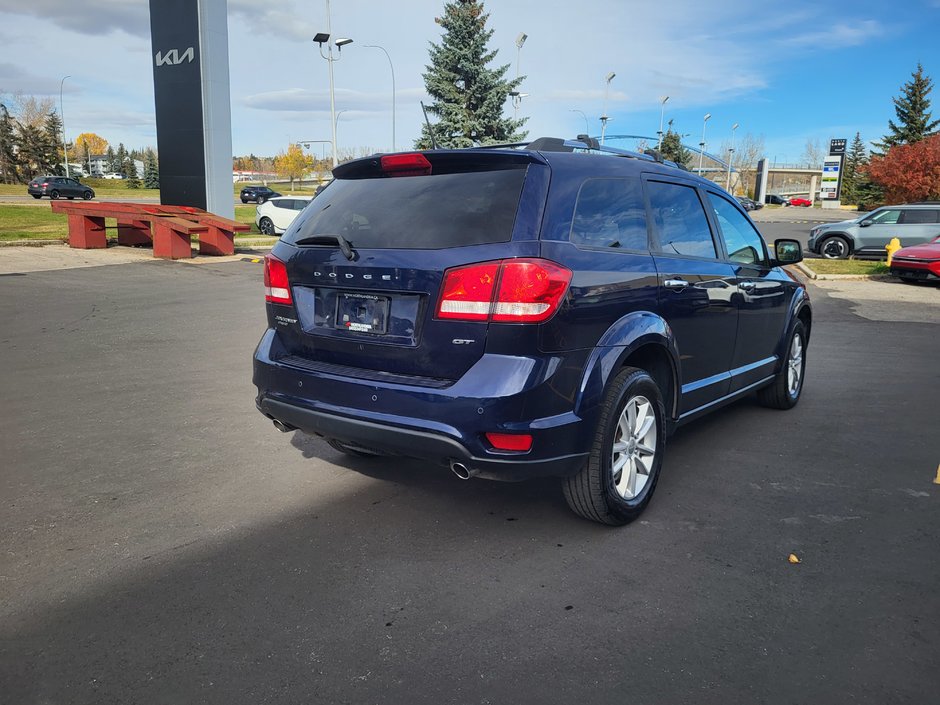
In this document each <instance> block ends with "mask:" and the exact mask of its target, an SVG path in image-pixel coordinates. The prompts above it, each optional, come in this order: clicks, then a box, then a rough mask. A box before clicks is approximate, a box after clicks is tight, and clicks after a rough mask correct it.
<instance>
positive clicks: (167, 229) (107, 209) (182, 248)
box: [52, 201, 251, 259]
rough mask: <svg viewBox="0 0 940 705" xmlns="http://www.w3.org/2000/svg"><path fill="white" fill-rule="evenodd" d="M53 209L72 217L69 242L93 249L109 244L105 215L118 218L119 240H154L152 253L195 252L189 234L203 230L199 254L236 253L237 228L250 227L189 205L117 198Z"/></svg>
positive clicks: (144, 242)
mask: <svg viewBox="0 0 940 705" xmlns="http://www.w3.org/2000/svg"><path fill="white" fill-rule="evenodd" d="M52 210H53V212H55V213H64V214H65V215H67V216H68V219H69V246H70V247H76V248H81V249H95V248H103V247H107V246H108V239H107V229H106V227H105V221H104V219H105V218H114V219H116V220H117V233H118V244H119V245H151V244H152V246H153V256H154V257H163V258H166V259H184V258H187V257H192V248H191V244H190V242H191V241H190V237H191V236H192V235H193V234H194V233H198V234H199V254H205V255H232V254H235V233H236V232H246V231H248V230H251V226H250V225H247V224H245V223H238V222H236V221H234V220H229V219H228V218H223V217H222V216H218V215H215V214H214V213H208V212H206V211H204V210H202V209H200V208H193V207H191V206H164V205H159V204H150V203H117V202H113V201H99V202H87V201H85V202H70V201H53V202H52Z"/></svg>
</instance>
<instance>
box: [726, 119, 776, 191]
mask: <svg viewBox="0 0 940 705" xmlns="http://www.w3.org/2000/svg"><path fill="white" fill-rule="evenodd" d="M730 148H731V141H730V140H725V141H724V142H722V143H721V148H720V151H718V152H717V153H716V156H718V157H721V158H722V159H724V160H725V161H727V160H728V150H729V149H730ZM763 156H764V136H763V135H752V134H751V133H750V132H748V133H747V134H746V135H744V136H742V137H738V138H736V139H735V140H734V154H733V155H732V157H731V166H732V168H733V169H734V173H733V174H731V192H732V193H736V194H745V195H746V194H747V193H748V192H749V191H751V189H753V187H754V184H753V183H751V182H752V180H753V178H754V173H755V171H756V170H757V161H758V160H759V159H760V158H761V157H763ZM715 181H717V182H719V183H720V184H721V185H722V186H724V184H725V176H723V175H722V176H721V178H718V177H717V176H716V177H715Z"/></svg>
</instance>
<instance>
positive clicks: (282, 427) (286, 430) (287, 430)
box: [271, 419, 297, 433]
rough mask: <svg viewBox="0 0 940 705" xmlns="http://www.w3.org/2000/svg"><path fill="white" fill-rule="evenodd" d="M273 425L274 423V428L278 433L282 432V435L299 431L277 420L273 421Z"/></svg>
mask: <svg viewBox="0 0 940 705" xmlns="http://www.w3.org/2000/svg"><path fill="white" fill-rule="evenodd" d="M271 423H273V424H274V428H276V429H277V430H278V431H280V432H281V433H290V432H291V431H296V430H297V429H296V428H294V427H293V426H288V425H287V424H286V423H284V422H283V421H278V420H277V419H271Z"/></svg>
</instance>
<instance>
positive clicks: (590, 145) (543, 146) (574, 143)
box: [469, 135, 688, 171]
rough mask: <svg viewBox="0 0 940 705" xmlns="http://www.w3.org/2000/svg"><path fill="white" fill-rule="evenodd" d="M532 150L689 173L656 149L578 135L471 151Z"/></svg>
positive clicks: (488, 145)
mask: <svg viewBox="0 0 940 705" xmlns="http://www.w3.org/2000/svg"><path fill="white" fill-rule="evenodd" d="M519 148H524V149H530V150H533V151H538V152H573V151H575V150H576V149H577V150H584V151H590V152H600V153H601V154H610V155H613V156H616V157H626V158H628V159H639V160H641V161H646V162H653V163H655V164H662V165H663V166H671V167H673V168H674V169H681V170H682V171H688V168H687V167H686V166H685V165H683V164H679V163H677V162H674V161H670V160H668V159H663V156H662V154H661V153H660V152H659V151H657V150H655V149H647V150H646V151H645V152H642V153H641V152H632V151H630V150H628V149H619V148H618V147H608V146H606V145H603V144H600V143H599V142H598V141H597V138H596V137H589V136H588V135H578V136H577V138H576V139H573V140H566V139H562V138H560V137H537V138H536V139H534V140H532V141H530V142H504V143H501V144H483V145H479V146H477V147H470V148H469V149H519Z"/></svg>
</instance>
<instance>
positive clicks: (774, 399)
mask: <svg viewBox="0 0 940 705" xmlns="http://www.w3.org/2000/svg"><path fill="white" fill-rule="evenodd" d="M797 336H799V338H800V349H801V354H800V362H799V379H798V381H797V385H796V389H795V390H793V389H791V384H790V367H791V360H792V354H793V339H794V338H795V337H797ZM806 347H807V346H806V327H805V326H804V325H803V321H801V320H799V319H797V321H796V323H794V324H793V329H792V330H791V331H790V335H789V336H788V337H787V347H786V353H785V354H786V359H785V360H784V362H783V367H782V368H781V369H780V372H778V373H777V376H776V377H774V381H773V382H771V383H770V385H769V386H767V387H764V388H763V389H760V390H758V392H757V401H759V402H760V403H761V405H762V406H766V407H768V408H770V409H784V410H786V409H792V408H793V407H794V406H796V403H797V402H798V401H799V400H800V396H801V395H802V393H803V381H804V380H805V379H806Z"/></svg>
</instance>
